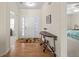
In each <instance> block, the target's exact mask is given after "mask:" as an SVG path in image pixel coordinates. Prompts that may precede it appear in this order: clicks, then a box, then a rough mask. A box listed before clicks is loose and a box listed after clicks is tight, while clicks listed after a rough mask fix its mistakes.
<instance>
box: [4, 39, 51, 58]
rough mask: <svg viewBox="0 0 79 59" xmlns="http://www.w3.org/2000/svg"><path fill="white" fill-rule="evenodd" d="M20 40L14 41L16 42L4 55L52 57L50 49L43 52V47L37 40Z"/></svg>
mask: <svg viewBox="0 0 79 59" xmlns="http://www.w3.org/2000/svg"><path fill="white" fill-rule="evenodd" d="M21 41H22V40H21ZM21 41H20V40H18V41H16V44H15V45H14V46H13V47H11V50H10V52H9V53H8V54H7V55H5V56H4V57H52V54H51V52H50V51H48V50H46V52H43V47H42V46H40V42H39V41H37V42H33V43H32V42H31V43H26V42H23V41H22V42H21Z"/></svg>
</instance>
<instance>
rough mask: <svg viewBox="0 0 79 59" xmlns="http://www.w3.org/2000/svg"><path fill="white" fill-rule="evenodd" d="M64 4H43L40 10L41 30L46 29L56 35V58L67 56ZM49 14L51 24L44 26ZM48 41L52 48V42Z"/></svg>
mask: <svg viewBox="0 0 79 59" xmlns="http://www.w3.org/2000/svg"><path fill="white" fill-rule="evenodd" d="M65 8H66V4H65V3H61V2H59V3H52V5H48V3H45V4H44V6H43V7H42V9H41V17H42V19H41V23H42V24H41V30H43V28H47V31H48V32H50V33H52V34H54V35H57V36H58V40H57V41H56V54H57V56H67V45H66V44H67V42H66V41H67V40H66V33H65V30H66V29H67V26H66V23H67V21H66V11H65ZM50 13H51V15H52V23H51V24H46V16H47V15H49V14H50ZM48 40H49V41H50V44H51V46H53V40H52V39H48Z"/></svg>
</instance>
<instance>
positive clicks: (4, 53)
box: [0, 49, 10, 57]
mask: <svg viewBox="0 0 79 59" xmlns="http://www.w3.org/2000/svg"><path fill="white" fill-rule="evenodd" d="M9 51H10V50H9V49H7V50H6V51H5V52H3V53H1V54H0V57H2V56H4V55H6V54H7V53H8V52H9Z"/></svg>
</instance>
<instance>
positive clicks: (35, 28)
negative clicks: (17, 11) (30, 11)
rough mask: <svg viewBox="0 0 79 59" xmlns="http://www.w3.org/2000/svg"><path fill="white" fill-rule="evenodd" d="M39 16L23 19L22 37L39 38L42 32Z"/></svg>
mask: <svg viewBox="0 0 79 59" xmlns="http://www.w3.org/2000/svg"><path fill="white" fill-rule="evenodd" d="M39 20H40V19H39V16H27V17H22V33H21V34H22V37H24V38H38V37H39V31H40V26H39V25H40V23H39Z"/></svg>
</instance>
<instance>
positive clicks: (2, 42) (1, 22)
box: [0, 3, 10, 56]
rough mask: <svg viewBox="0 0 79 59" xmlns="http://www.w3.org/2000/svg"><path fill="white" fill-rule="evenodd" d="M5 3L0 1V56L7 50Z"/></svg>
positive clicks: (7, 26) (7, 27) (6, 12)
mask: <svg viewBox="0 0 79 59" xmlns="http://www.w3.org/2000/svg"><path fill="white" fill-rule="evenodd" d="M8 11H9V10H8V5H7V3H0V56H2V55H4V54H5V53H7V52H8V50H9V47H10V46H9V41H10V27H9V13H8Z"/></svg>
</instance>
